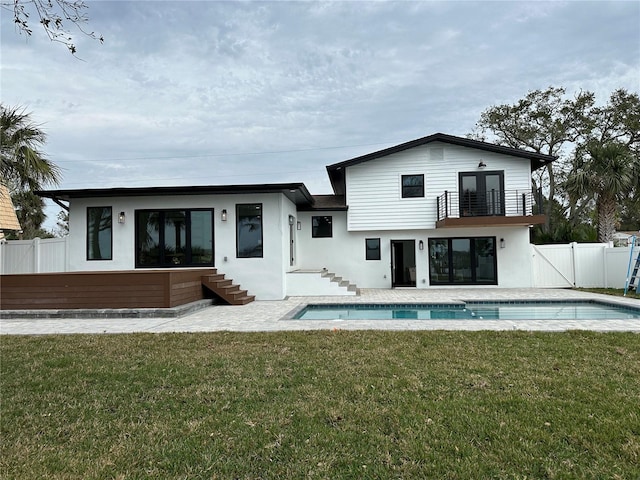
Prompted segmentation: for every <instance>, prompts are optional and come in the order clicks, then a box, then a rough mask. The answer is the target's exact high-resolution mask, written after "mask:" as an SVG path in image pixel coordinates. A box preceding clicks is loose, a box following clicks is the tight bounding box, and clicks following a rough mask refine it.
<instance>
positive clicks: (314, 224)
mask: <svg viewBox="0 0 640 480" xmlns="http://www.w3.org/2000/svg"><path fill="white" fill-rule="evenodd" d="M332 222H333V219H332V218H331V217H330V216H329V217H311V236H312V237H313V238H328V237H332V236H333V227H332Z"/></svg>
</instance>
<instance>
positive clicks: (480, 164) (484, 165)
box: [478, 160, 487, 168]
mask: <svg viewBox="0 0 640 480" xmlns="http://www.w3.org/2000/svg"><path fill="white" fill-rule="evenodd" d="M486 166H487V164H486V163H484V162H483V161H482V160H480V163H479V164H478V168H484V167H486Z"/></svg>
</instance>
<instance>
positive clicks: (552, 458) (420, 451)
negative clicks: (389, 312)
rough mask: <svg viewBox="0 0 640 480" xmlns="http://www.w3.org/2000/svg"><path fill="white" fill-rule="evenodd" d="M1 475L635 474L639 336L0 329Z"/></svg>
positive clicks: (639, 460)
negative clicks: (38, 332) (4, 332)
mask: <svg viewBox="0 0 640 480" xmlns="http://www.w3.org/2000/svg"><path fill="white" fill-rule="evenodd" d="M0 346H1V350H0V354H1V357H0V360H1V384H0V388H1V402H2V403H1V405H0V408H1V435H2V443H1V447H0V448H1V450H0V468H1V476H2V478H5V479H35V478H48V479H55V478H60V479H62V478H64V479H74V478H77V479H108V478H114V479H129V478H133V479H142V478H171V479H201V478H202V479H205V478H206V479H217V478H220V479H222V478H224V479H226V478H230V479H231V478H238V479H258V478H262V479H289V478H291V479H293V478H295V479H299V478H309V479H316V478H317V479H320V478H326V479H337V478H340V479H346V478H354V479H362V478H372V479H373V478H376V479H377V478H436V479H469V478H470V479H480V478H496V479H540V478H550V479H551V478H553V479H560V478H563V479H566V478H589V479H592V478H603V479H604V478H606V479H615V478H618V479H632V478H633V479H635V478H640V407H639V406H640V335H637V334H631V333H607V334H602V333H590V332H570V333H527V332H468V333H467V332H374V331H366V332H347V331H339V330H338V331H322V332H299V333H251V334H247V333H211V334H208V333H207V334H162V335H159V334H136V335H73V336H30V337H26V336H22V337H14V336H3V337H0Z"/></svg>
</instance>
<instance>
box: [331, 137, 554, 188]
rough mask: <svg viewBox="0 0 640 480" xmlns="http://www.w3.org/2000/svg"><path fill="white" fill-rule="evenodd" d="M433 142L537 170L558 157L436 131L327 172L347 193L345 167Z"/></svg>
mask: <svg viewBox="0 0 640 480" xmlns="http://www.w3.org/2000/svg"><path fill="white" fill-rule="evenodd" d="M431 142H443V143H449V144H451V145H459V146H461V147H469V148H475V149H477V150H484V151H487V152H493V153H501V154H503V155H511V156H513V157H520V158H525V159H527V160H530V161H531V170H532V171H533V170H537V169H538V168H540V167H543V166H545V165H547V164H548V163H551V162H553V161H554V160H556V158H557V157H554V156H552V155H544V154H542V153H536V152H529V151H527V150H521V149H518V148H511V147H504V146H502V145H495V144H493V143H487V142H481V141H479V140H472V139H469V138H463V137H455V136H453V135H446V134H444V133H435V134H433V135H429V136H427V137H422V138H418V139H416V140H411V141H410V142H405V143H401V144H399V145H395V146H393V147H389V148H385V149H384V150H378V151H377V152H373V153H368V154H366V155H362V156H360V157H355V158H352V159H350V160H345V161H344V162H339V163H334V164H333V165H329V166H328V167H327V173H328V174H329V179H330V180H331V186H332V187H333V191H334V192H335V193H337V194H341V195H342V194H344V193H345V178H344V169H345V168H346V167H351V166H353V165H358V164H359V163H364V162H368V161H369V160H375V159H377V158H381V157H386V156H387V155H391V154H393V153H398V152H401V151H403V150H408V149H410V148H414V147H419V146H422V145H426V144H427V143H431Z"/></svg>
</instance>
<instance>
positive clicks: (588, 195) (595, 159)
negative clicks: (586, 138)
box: [566, 141, 640, 243]
mask: <svg viewBox="0 0 640 480" xmlns="http://www.w3.org/2000/svg"><path fill="white" fill-rule="evenodd" d="M584 151H585V153H586V154H587V160H586V161H585V162H584V163H583V165H582V166H581V168H577V169H576V170H574V171H573V172H572V173H571V174H570V175H569V177H568V178H567V182H566V189H567V193H568V194H569V195H572V196H574V198H582V199H585V200H586V201H590V200H594V201H595V202H596V212H597V218H598V240H599V241H600V242H603V243H606V242H610V241H612V240H613V234H614V233H615V231H616V221H617V216H618V206H619V202H620V201H621V200H622V199H624V198H626V197H628V196H629V195H630V193H631V191H632V189H633V187H634V184H635V182H636V179H637V177H638V175H640V162H638V158H637V157H636V156H634V155H633V154H632V153H631V152H630V150H629V148H628V147H627V146H626V145H624V144H623V143H620V142H616V141H611V142H608V143H600V142H596V141H591V142H588V143H587V144H586V146H585V149H584Z"/></svg>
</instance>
